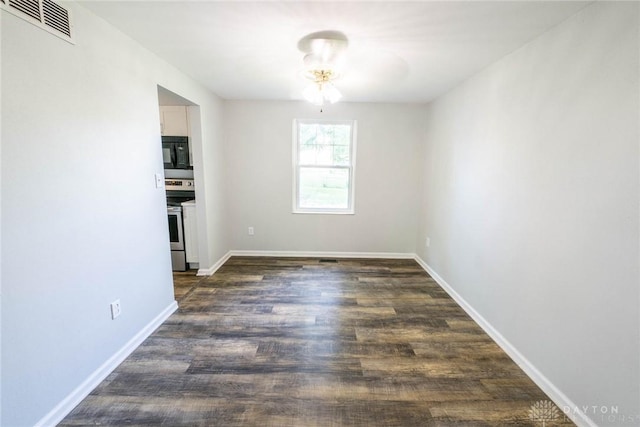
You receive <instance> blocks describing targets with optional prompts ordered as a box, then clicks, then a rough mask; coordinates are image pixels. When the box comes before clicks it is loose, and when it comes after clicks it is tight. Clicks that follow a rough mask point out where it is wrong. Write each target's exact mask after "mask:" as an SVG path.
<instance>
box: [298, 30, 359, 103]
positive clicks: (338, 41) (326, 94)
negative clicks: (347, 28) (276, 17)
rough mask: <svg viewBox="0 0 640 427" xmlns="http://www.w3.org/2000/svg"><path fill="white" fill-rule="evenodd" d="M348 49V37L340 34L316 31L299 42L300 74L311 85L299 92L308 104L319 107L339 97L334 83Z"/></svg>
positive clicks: (340, 96)
mask: <svg viewBox="0 0 640 427" xmlns="http://www.w3.org/2000/svg"><path fill="white" fill-rule="evenodd" d="M348 46H349V40H348V39H347V36H345V35H344V34H343V33H341V32H339V31H319V32H315V33H311V34H308V35H306V36H304V37H303V38H302V39H300V41H299V42H298V49H299V50H300V51H302V52H303V53H304V54H305V55H304V58H303V62H304V67H305V68H304V74H303V75H304V77H305V78H307V79H309V80H311V82H312V83H311V84H310V85H309V86H307V87H306V88H305V89H304V90H303V91H302V95H303V96H304V98H305V99H306V100H307V101H309V102H311V103H312V104H314V105H318V106H322V105H324V103H325V102H327V101H328V102H329V103H331V104H333V103H335V102H337V101H339V100H340V98H342V94H341V93H340V91H339V90H338V89H337V88H336V87H335V86H334V84H333V81H334V80H336V79H338V78H339V77H340V75H341V73H342V71H343V67H344V63H345V52H346V50H347V47H348Z"/></svg>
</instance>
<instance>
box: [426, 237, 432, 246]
mask: <svg viewBox="0 0 640 427" xmlns="http://www.w3.org/2000/svg"><path fill="white" fill-rule="evenodd" d="M425 246H426V247H429V246H431V239H430V238H429V237H427V241H426V242H425Z"/></svg>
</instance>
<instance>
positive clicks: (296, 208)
mask: <svg viewBox="0 0 640 427" xmlns="http://www.w3.org/2000/svg"><path fill="white" fill-rule="evenodd" d="M301 124H321V125H349V126H350V127H351V143H350V145H349V160H350V164H349V165H348V166H333V165H331V166H318V165H304V164H300V161H299V160H300V158H299V150H298V148H299V145H300V141H298V137H299V135H300V125H301ZM292 157H293V213H296V214H339V215H354V214H355V209H354V206H355V176H356V173H355V171H356V121H355V120H325V119H295V120H294V121H293V156H292ZM301 167H314V168H315V167H317V168H327V169H329V168H331V169H336V168H337V169H348V170H349V190H348V197H349V199H348V206H347V207H346V208H317V207H314V208H303V207H300V204H299V200H298V194H300V189H299V183H300V168H301Z"/></svg>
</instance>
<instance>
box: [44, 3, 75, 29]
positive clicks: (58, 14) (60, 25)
mask: <svg viewBox="0 0 640 427" xmlns="http://www.w3.org/2000/svg"><path fill="white" fill-rule="evenodd" d="M42 6H43V7H42V9H43V14H44V25H47V26H49V27H51V28H53V29H54V30H56V31H60V32H61V33H62V34H64V35H66V36H67V37H71V28H70V27H69V12H68V11H67V9H65V8H64V7H62V6H59V5H57V4H55V3H54V2H52V1H51V0H43V2H42Z"/></svg>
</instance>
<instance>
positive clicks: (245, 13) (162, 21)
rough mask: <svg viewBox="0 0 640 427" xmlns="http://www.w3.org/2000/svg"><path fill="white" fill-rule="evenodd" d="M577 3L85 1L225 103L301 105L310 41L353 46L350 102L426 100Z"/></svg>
mask: <svg viewBox="0 0 640 427" xmlns="http://www.w3.org/2000/svg"><path fill="white" fill-rule="evenodd" d="M588 3H589V2H580V1H566V2H563V1H550V2H542V1H513V2H511V1H492V2H488V1H411V2H399V1H371V2H365V1H340V2H327V1H288V2H285V1H259V2H246V1H171V0H169V1H167V0H162V1H94V0H92V1H84V2H82V4H83V5H85V6H86V7H87V8H88V9H90V10H91V11H93V12H94V13H96V14H97V15H99V16H101V17H103V18H104V19H105V20H107V21H108V22H110V23H111V24H112V25H114V26H115V27H117V28H119V29H120V30H121V31H123V32H124V33H126V34H128V35H129V36H130V37H132V38H133V39H135V40H137V41H138V42H139V43H141V44H142V45H143V46H145V47H147V48H148V49H149V50H151V51H153V52H155V53H156V54H157V55H158V56H160V57H161V58H164V59H165V60H166V61H168V62H170V63H172V64H174V65H175V66H177V67H178V68H179V69H181V70H182V71H184V72H185V73H186V74H188V75H190V76H192V77H193V78H194V79H196V80H198V81H200V82H201V83H202V84H204V85H205V86H207V87H208V88H210V89H211V90H212V91H213V92H214V93H216V94H218V95H219V96H221V97H222V98H226V99H258V100H293V99H302V97H301V91H302V89H303V88H304V87H305V86H306V85H307V84H308V82H307V81H306V80H305V79H304V78H303V77H302V76H301V71H302V65H303V63H302V57H303V53H302V52H300V51H299V50H298V49H297V43H298V41H299V40H300V39H301V38H302V37H304V36H305V35H307V34H309V33H312V32H316V31H323V30H335V31H340V32H342V33H344V34H345V35H346V36H347V37H348V39H349V48H348V50H347V64H346V67H345V71H344V75H343V76H342V77H341V79H340V80H338V81H336V86H337V87H338V88H339V89H340V91H341V92H342V93H343V95H344V98H343V100H344V101H350V102H427V101H429V100H431V99H433V98H435V97H437V96H438V95H441V94H443V93H445V92H446V91H448V90H449V89H451V88H452V87H454V86H455V85H457V84H458V83H460V82H461V81H463V80H464V79H466V78H468V77H470V76H471V75H473V74H474V73H476V72H478V71H479V70H481V69H482V68H484V67H486V66H487V65H489V64H491V63H492V62H494V61H496V60H498V59H499V58H501V57H503V56H505V55H507V54H508V53H510V52H512V51H514V50H515V49H517V48H518V47H520V46H522V45H524V44H525V43H527V42H528V41H530V40H532V39H533V38H535V37H536V36H538V35H539V34H541V33H543V32H545V31H546V30H548V29H549V28H551V27H553V26H554V25H557V24H558V23H560V22H561V21H563V20H565V19H566V18H568V17H569V16H570V15H572V14H574V13H575V12H577V11H578V10H579V9H581V8H583V7H584V6H585V5H587V4H588Z"/></svg>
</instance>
